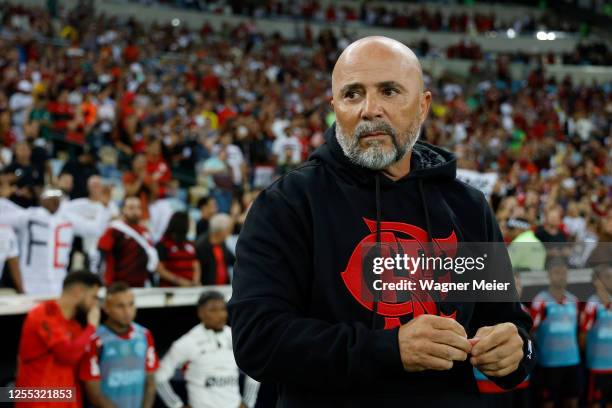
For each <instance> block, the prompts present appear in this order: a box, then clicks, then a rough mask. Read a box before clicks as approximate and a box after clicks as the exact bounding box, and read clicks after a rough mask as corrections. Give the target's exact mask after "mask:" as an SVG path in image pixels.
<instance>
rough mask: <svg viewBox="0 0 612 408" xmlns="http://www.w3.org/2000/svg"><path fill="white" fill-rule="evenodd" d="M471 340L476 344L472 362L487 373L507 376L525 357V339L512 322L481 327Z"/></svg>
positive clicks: (473, 349) (473, 348)
mask: <svg viewBox="0 0 612 408" xmlns="http://www.w3.org/2000/svg"><path fill="white" fill-rule="evenodd" d="M470 341H471V342H472V343H473V344H474V347H472V353H471V354H472V358H470V363H472V365H473V366H474V367H476V368H477V369H479V370H480V371H482V372H483V373H484V374H486V375H489V376H492V377H503V376H506V375H508V374H510V373H512V372H514V371H515V370H516V369H517V368H518V366H519V363H520V362H521V360H522V359H523V339H522V338H521V336H520V335H519V333H518V329H517V328H516V326H515V325H514V324H512V323H500V324H497V325H495V326H485V327H481V328H480V329H478V331H477V332H476V335H475V336H474V338H473V339H471V340H470Z"/></svg>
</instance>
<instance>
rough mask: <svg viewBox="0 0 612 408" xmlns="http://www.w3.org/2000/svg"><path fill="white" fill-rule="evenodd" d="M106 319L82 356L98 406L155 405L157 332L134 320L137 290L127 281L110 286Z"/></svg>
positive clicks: (130, 407) (83, 371)
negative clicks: (153, 333) (155, 333)
mask: <svg viewBox="0 0 612 408" xmlns="http://www.w3.org/2000/svg"><path fill="white" fill-rule="evenodd" d="M103 309H104V313H106V316H107V319H106V321H105V322H104V323H103V324H101V325H100V327H98V330H96V336H95V338H93V339H92V340H91V341H90V344H89V348H88V350H87V352H86V354H85V356H84V358H83V359H82V360H81V365H80V369H79V377H80V380H81V381H83V382H84V384H85V393H86V395H87V399H88V400H89V402H90V403H91V404H93V405H94V406H96V407H121V408H151V407H152V406H153V403H154V402H155V378H154V373H155V371H156V370H157V367H158V366H159V364H158V360H157V353H156V352H155V345H154V342H153V335H152V334H151V332H150V331H149V330H148V329H146V328H144V327H142V326H141V325H139V324H137V323H134V318H135V317H136V304H135V302H134V292H132V290H131V289H130V287H129V286H128V285H127V284H126V283H123V282H115V283H113V284H112V285H111V286H110V287H109V288H108V289H107V290H106V298H105V300H104V306H103Z"/></svg>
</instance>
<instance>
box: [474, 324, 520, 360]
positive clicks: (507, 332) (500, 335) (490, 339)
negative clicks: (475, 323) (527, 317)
mask: <svg viewBox="0 0 612 408" xmlns="http://www.w3.org/2000/svg"><path fill="white" fill-rule="evenodd" d="M513 327H514V330H513V329H512V328H513ZM517 333H518V331H517V330H516V326H514V325H512V326H505V325H504V326H501V325H500V326H498V327H496V328H495V329H494V330H492V331H491V332H490V333H489V334H488V335H486V336H484V337H481V338H480V339H479V341H478V344H476V345H475V346H474V347H473V348H472V355H473V356H478V355H480V354H484V353H486V352H487V351H489V350H491V349H493V348H495V347H497V346H499V345H501V344H503V343H505V342H506V341H508V340H510V339H513V338H514V337H515V336H516V334H517Z"/></svg>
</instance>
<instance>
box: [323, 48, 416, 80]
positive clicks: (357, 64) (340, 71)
mask: <svg viewBox="0 0 612 408" xmlns="http://www.w3.org/2000/svg"><path fill="white" fill-rule="evenodd" d="M421 77H422V73H421V67H420V63H419V61H418V59H417V57H416V56H415V55H414V53H413V52H412V51H411V50H410V49H409V48H408V47H406V46H404V45H403V44H401V43H399V42H397V41H394V40H390V39H387V38H382V39H381V38H379V37H375V38H366V39H363V40H359V41H357V42H355V43H353V44H351V45H349V46H348V47H347V48H346V49H345V50H344V51H343V52H342V54H341V55H340V57H339V58H338V61H337V62H336V65H335V66H334V70H333V72H332V87H333V88H338V87H339V86H340V87H343V86H345V85H346V84H347V83H353V82H359V83H361V84H363V85H366V84H367V83H371V84H376V83H380V82H385V81H395V82H398V83H404V84H406V86H408V85H410V83H413V81H414V80H417V82H420V81H421Z"/></svg>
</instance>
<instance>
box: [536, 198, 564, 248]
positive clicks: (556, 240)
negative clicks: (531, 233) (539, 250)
mask: <svg viewBox="0 0 612 408" xmlns="http://www.w3.org/2000/svg"><path fill="white" fill-rule="evenodd" d="M562 211H563V210H562V209H561V207H560V206H559V205H553V206H550V207H548V208H547V209H546V210H545V211H544V223H542V225H540V226H539V227H538V228H537V229H536V231H535V235H536V237H537V238H538V239H539V240H540V241H542V242H543V243H544V246H545V247H546V251H547V253H548V254H549V255H551V256H558V255H569V253H567V250H568V249H569V247H568V246H566V245H564V244H565V243H566V242H567V234H566V233H565V231H563V229H562V224H561V214H562Z"/></svg>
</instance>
